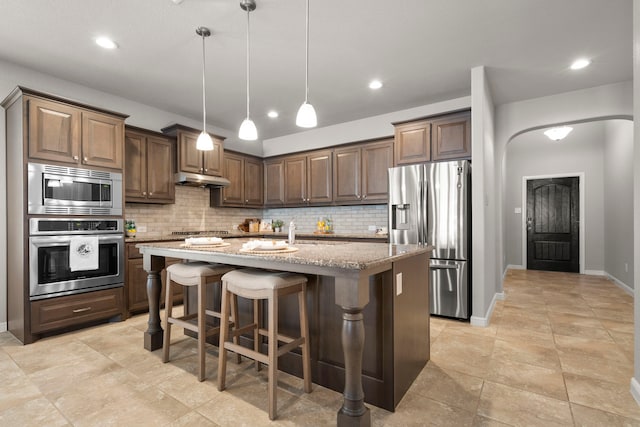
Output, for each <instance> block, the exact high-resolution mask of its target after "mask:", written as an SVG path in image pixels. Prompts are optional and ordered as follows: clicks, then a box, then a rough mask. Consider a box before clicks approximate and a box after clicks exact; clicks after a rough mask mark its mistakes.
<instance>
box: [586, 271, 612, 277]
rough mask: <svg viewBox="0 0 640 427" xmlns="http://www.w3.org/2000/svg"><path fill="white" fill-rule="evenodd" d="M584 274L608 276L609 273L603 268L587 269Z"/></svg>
mask: <svg viewBox="0 0 640 427" xmlns="http://www.w3.org/2000/svg"><path fill="white" fill-rule="evenodd" d="M584 274H586V275H588V276H606V275H607V273H606V272H604V271H602V270H585V271H584Z"/></svg>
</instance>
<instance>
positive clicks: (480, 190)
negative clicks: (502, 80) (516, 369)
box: [471, 67, 502, 326]
mask: <svg viewBox="0 0 640 427" xmlns="http://www.w3.org/2000/svg"><path fill="white" fill-rule="evenodd" d="M494 110H495V107H494V105H493V99H492V96H491V90H490V88H489V82H488V81H487V75H486V73H485V68H484V67H475V68H473V69H472V70H471V156H472V158H473V159H474V162H473V165H472V168H471V182H472V191H471V193H472V195H471V210H472V212H473V214H472V218H471V227H472V237H471V239H472V254H471V256H472V262H473V271H472V316H471V324H472V325H477V326H486V325H488V324H489V320H490V317H491V313H492V311H493V307H494V304H495V301H496V299H497V298H499V297H500V295H501V285H502V283H501V282H500V281H499V280H497V275H496V273H497V271H498V264H497V252H496V224H497V217H496V214H497V209H496V206H497V202H498V198H497V197H496V194H497V193H496V191H495V188H494V182H495V161H494V159H495V155H494V147H495V140H494V120H495V119H494Z"/></svg>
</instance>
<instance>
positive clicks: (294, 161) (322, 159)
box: [284, 150, 333, 206]
mask: <svg viewBox="0 0 640 427" xmlns="http://www.w3.org/2000/svg"><path fill="white" fill-rule="evenodd" d="M284 176H285V184H284V200H285V205H287V206H304V205H309V204H313V205H321V204H329V203H332V202H333V184H332V180H333V173H332V150H318V151H313V152H309V153H306V154H305V155H293V156H288V157H285V158H284Z"/></svg>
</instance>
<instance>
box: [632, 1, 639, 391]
mask: <svg viewBox="0 0 640 427" xmlns="http://www.w3.org/2000/svg"><path fill="white" fill-rule="evenodd" d="M633 82H634V86H633V104H634V108H633V112H634V113H635V116H636V117H640V0H634V1H633ZM633 146H634V148H633V164H634V168H633V212H634V220H633V228H634V232H633V248H634V252H635V253H636V254H640V120H636V121H634V124H633ZM633 268H634V271H640V257H639V256H636V257H635V260H634V267H633ZM634 294H635V299H634V319H635V325H634V334H633V335H634V352H633V354H634V370H633V371H634V373H633V378H632V379H631V393H632V394H633V397H634V398H635V399H636V401H637V402H638V403H640V382H639V381H640V274H636V275H635V278H634Z"/></svg>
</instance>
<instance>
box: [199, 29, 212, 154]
mask: <svg viewBox="0 0 640 427" xmlns="http://www.w3.org/2000/svg"><path fill="white" fill-rule="evenodd" d="M196 34H197V35H199V36H201V37H202V133H201V134H200V135H198V139H197V140H196V149H198V150H202V151H211V150H213V140H212V139H211V137H210V136H209V134H208V133H207V102H206V92H207V90H206V89H207V85H206V81H205V74H206V69H205V60H204V39H205V38H207V37H209V36H210V35H211V31H209V29H208V28H207V27H198V28H196Z"/></svg>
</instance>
